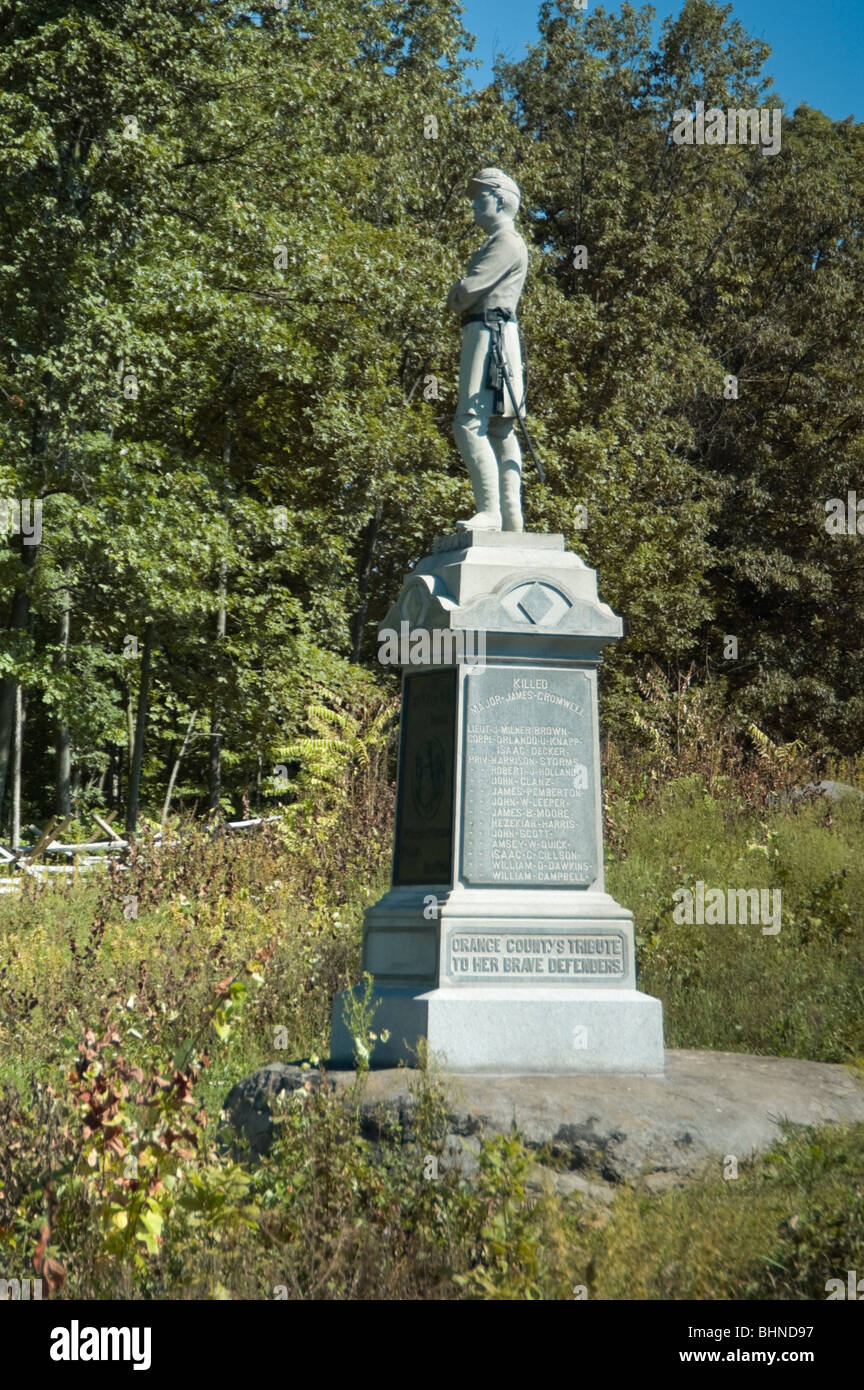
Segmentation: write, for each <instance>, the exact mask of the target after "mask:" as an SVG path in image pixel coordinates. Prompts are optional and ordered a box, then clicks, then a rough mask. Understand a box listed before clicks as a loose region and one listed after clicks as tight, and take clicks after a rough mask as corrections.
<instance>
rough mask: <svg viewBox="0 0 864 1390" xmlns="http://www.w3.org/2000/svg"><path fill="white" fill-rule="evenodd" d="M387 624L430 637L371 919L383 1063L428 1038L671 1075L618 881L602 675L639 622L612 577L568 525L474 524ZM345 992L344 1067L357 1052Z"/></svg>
mask: <svg viewBox="0 0 864 1390" xmlns="http://www.w3.org/2000/svg"><path fill="white" fill-rule="evenodd" d="M385 633H390V634H392V633H396V634H400V635H401V636H403V637H405V636H408V635H410V637H411V640H410V642H409V641H403V642H402V643H401V648H402V655H401V658H400V660H401V663H402V664H403V666H404V676H403V704H402V726H401V742H400V753H399V770H398V789H397V809H396V829H395V843H394V849H393V873H392V885H391V888H390V890H389V892H387V893H386V894H385V895H384V897H383V898H381V900H380V901H379V902H378V903H376V904H375V906H374V907H372V908H370V909H368V910H367V912H366V914H365V924H364V930H363V969H364V971H368V972H369V973H370V974H371V975H372V976H373V978H374V997H375V999H376V1000H377V1001H378V1002H377V1006H376V1013H375V1016H374V1021H373V1023H372V1027H373V1029H374V1031H375V1032H380V1031H381V1030H385V1031H387V1032H388V1033H389V1038H388V1040H387V1041H386V1042H380V1041H379V1042H378V1043H377V1044H376V1045H375V1047H374V1050H373V1052H372V1055H371V1065H372V1066H374V1067H382V1066H383V1067H388V1066H395V1065H396V1064H397V1063H399V1062H400V1061H404V1062H407V1063H408V1064H409V1065H410V1064H412V1063H413V1062H414V1060H415V1058H416V1049H417V1046H418V1043H419V1041H420V1039H422V1038H425V1039H427V1041H428V1045H429V1047H430V1049H431V1050H433V1051H434V1052H435V1053H437V1054H438V1055H439V1057H440V1059H441V1061H442V1063H443V1064H444V1065H445V1066H446V1067H447V1068H448V1069H449V1070H451V1071H463V1072H490V1073H491V1072H523V1073H524V1072H546V1073H555V1072H559V1073H568V1072H595V1071H596V1072H604V1071H607V1072H638V1073H659V1072H661V1071H662V1070H663V1023H662V1009H661V1005H660V1002H659V1000H657V999H653V998H651V997H650V996H648V995H645V994H642V993H640V992H639V991H638V990H637V988H636V975H635V961H634V940H633V918H632V915H631V913H630V912H628V911H627V910H626V908H624V907H621V906H620V905H619V904H618V903H617V902H615V900H614V899H613V898H612V897H610V895H609V894H608V893H607V892H606V891H605V888H604V880H603V836H602V815H601V799H600V744H599V731H598V711H597V668H598V666H599V663H600V660H601V655H602V651H603V648H604V647H605V646H607V645H608V644H609V643H611V642H614V641H616V640H617V639H618V638H620V637H621V635H622V624H621V620H620V618H618V617H616V616H615V614H614V613H613V612H612V610H611V609H610V608H609V607H608V606H607V605H606V604H604V603H601V602H600V601H599V599H598V596H597V581H596V575H595V572H594V571H593V570H592V569H590V568H589V567H588V566H586V565H585V564H584V563H583V561H582V560H581V559H579V557H578V556H577V555H575V554H573V553H572V552H569V551H567V550H566V549H565V545H564V538H563V536H560V535H541V534H528V533H522V534H513V533H511V532H508V531H504V530H491V529H480V530H476V529H470V528H469V529H463V530H461V531H459V532H458V533H457V534H456V535H452V536H446V537H443V538H442V539H440V540H438V541H437V542H436V543H435V546H434V550H433V553H432V554H431V555H429V556H427V557H426V558H425V559H423V560H421V561H420V562H419V563H418V564H417V566H416V567H415V568H414V569H413V570H412V571H411V572H410V573H409V574H408V575H407V576H406V579H405V582H404V585H403V587H402V591H401V593H400V595H399V598H398V599H397V601H396V603H395V604H394V606H393V607H392V608H391V610H390V612H389V613H388V614H387V617H386V619H385V621H384V623H383V624H382V627H381V629H379V634H380V635H382V636H384V635H385ZM469 637H470V639H471V640H468V639H469ZM344 1003H345V996H344V995H337V997H336V999H335V1002H334V1009H333V1028H332V1039H331V1058H330V1065H331V1066H333V1067H337V1066H350V1065H352V1063H353V1057H354V1042H353V1039H352V1038H351V1037H350V1036H349V1033H348V1030H347V1028H346V1026H345V1023H344V1016H343V1010H344Z"/></svg>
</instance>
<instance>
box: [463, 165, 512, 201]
mask: <svg viewBox="0 0 864 1390" xmlns="http://www.w3.org/2000/svg"><path fill="white" fill-rule="evenodd" d="M481 188H488V189H490V190H491V192H493V193H512V194H513V196H514V198H518V199H519V201H520V202H521V200H522V194H521V193H520V192H519V185H518V183H514V181H513V179H511V178H508V176H507V175H506V174H505V173H503V171H502V170H501V169H481V170H480V173H479V174H475V175H474V177H473V179H471V180H470V181H469V184H468V197H469V198H473V197H475V195H476V194H477V192H478V191H479V189H481Z"/></svg>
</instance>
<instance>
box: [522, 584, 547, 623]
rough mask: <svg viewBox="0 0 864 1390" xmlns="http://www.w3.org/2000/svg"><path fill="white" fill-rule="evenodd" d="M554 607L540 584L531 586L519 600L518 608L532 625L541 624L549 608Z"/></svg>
mask: <svg viewBox="0 0 864 1390" xmlns="http://www.w3.org/2000/svg"><path fill="white" fill-rule="evenodd" d="M554 606H555V605H554V603H553V601H552V599H551V598H550V597H549V595H548V594H547V592H546V590H545V589H544V587H543V585H542V584H532V585H531V588H530V589H528V590H527V591H526V592H525V593H524V594H523V595H522V597H521V598H520V600H519V607H520V608H521V609H522V612H523V613H524V614H525V616H526V618H528V619H529V621H530V622H532V623H542V621H543V619H544V617H545V616H546V614H547V613H548V612H549V610H550V608H554Z"/></svg>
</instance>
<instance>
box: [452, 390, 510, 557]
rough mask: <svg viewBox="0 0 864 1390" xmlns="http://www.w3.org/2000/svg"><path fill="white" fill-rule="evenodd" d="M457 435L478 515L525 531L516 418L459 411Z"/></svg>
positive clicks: (458, 446) (499, 524)
mask: <svg viewBox="0 0 864 1390" xmlns="http://www.w3.org/2000/svg"><path fill="white" fill-rule="evenodd" d="M453 438H454V439H455V441H456V447H457V448H458V450H459V453H460V454H461V455H462V458H463V459H464V461H465V466H466V468H467V469H468V476H469V478H470V479H471V486H472V488H473V490H474V502H475V505H476V507H477V512H478V515H482V516H483V517H485V518H488V522H489V524H490V525H491V526H500V527H501V529H502V530H503V531H521V530H522V503H521V499H520V490H521V483H522V453H521V451H520V448H519V437H518V435H517V433H516V421H515V418H514V417H513V416H510V417H509V418H508V417H506V416H503V415H488V414H484V415H476V414H474V413H468V412H466V413H464V414H459V415H456V416H455V418H454V420H453Z"/></svg>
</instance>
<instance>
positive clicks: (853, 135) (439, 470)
mask: <svg viewBox="0 0 864 1390" xmlns="http://www.w3.org/2000/svg"><path fill="white" fill-rule="evenodd" d="M460 13H461V11H460V8H459V6H458V5H457V4H455V3H453V0H338V3H336V0H316V3H315V4H311V3H308V4H307V3H300V2H298V0H287V3H286V4H285V6H284V8H283V7H282V5H281V3H280V5H278V6H277V5H267V6H264V5H262V6H261V8H260V9H259V10H258V11H255V10H250V11H247V10H242V9H240V8H239V7H238V6H237V5H236V4H233V3H229V0H210V3H208V4H207V5H206V6H201V5H199V4H194V3H191V0H74V3H66V2H64V0H15V2H14V3H9V0H0V81H2V97H0V180H2V188H3V200H2V211H0V498H4V499H7V505H6V512H5V514H4V515H5V516H6V520H7V522H8V525H7V532H8V535H7V538H6V543H5V544H4V545H2V546H0V623H2V627H0V675H2V678H3V679H2V682H0V815H3V816H4V817H5V816H6V815H7V814H8V802H9V797H8V776H7V769H8V767H9V765H10V763H9V759H10V750H11V747H12V739H13V726H14V723H15V718H14V711H15V693H16V690H17V689H18V687H19V686H20V688H21V689H22V691H23V693H24V696H25V702H26V703H25V708H26V716H27V720H26V728H25V734H24V737H25V757H24V791H25V803H26V805H27V806H28V807H30V808H31V814H32V815H33V816H37V815H39V814H40V813H41V814H44V813H45V812H46V811H47V810H48V809H50V808H51V807H52V805H56V807H57V809H59V810H66V809H68V808H70V807H71V806H73V805H74V806H78V807H86V806H87V805H89V804H97V803H98V804H99V805H106V804H108V803H109V802H111V803H113V804H115V805H117V806H118V808H119V807H122V808H123V809H124V811H125V812H126V814H127V819H129V818H130V810H131V822H132V823H134V820H135V816H136V814H137V795H138V794H137V791H136V787H138V786H140V794H141V798H142V804H143V805H145V806H147V807H151V808H155V807H157V806H158V807H161V804H162V800H163V798H164V795H165V788H166V785H167V784H168V781H169V777H170V774H171V771H172V769H173V768H174V766H175V763H176V760H177V757H178V753H179V752H180V749H181V747H182V746H183V744H184V736H185V734H186V732H187V730H189V729H190V728H191V729H192V730H193V732H192V733H191V735H190V740H189V744H188V751H187V753H186V756H185V761H184V764H183V768H182V771H181V773H180V777H179V780H178V782H177V788H176V793H175V795H176V798H177V800H178V802H182V803H184V804H190V805H192V804H195V805H197V806H198V808H199V809H202V808H206V807H208V806H209V807H210V808H211V809H213V810H216V809H218V808H219V806H220V805H222V806H224V807H226V808H227V807H229V806H231V807H235V808H239V805H240V802H241V801H242V798H243V797H247V798H248V799H249V800H252V801H256V800H257V801H260V800H261V798H262V797H263V796H264V795H265V794H266V793H267V791H268V789H270V788H269V782H268V779H269V777H270V775H271V773H272V770H273V765H274V763H276V762H277V761H278V754H279V750H280V749H281V748H284V747H285V746H286V745H287V744H290V742H291V741H292V740H293V739H295V738H296V737H297V736H299V735H300V734H301V733H302V732H303V729H304V712H305V710H306V708H307V705H308V704H309V702H310V698H311V697H310V692H311V691H312V690H313V689H314V690H320V689H322V688H323V689H324V690H326V691H328V692H330V694H331V695H332V697H333V698H334V699H335V700H336V701H337V702H341V703H344V704H345V705H348V706H351V707H353V708H360V707H365V702H366V701H368V700H369V699H370V698H374V695H375V691H376V689H378V688H380V687H381V686H382V685H384V686H385V687H386V685H387V680H388V677H387V676H386V674H384V673H382V672H381V669H380V668H379V667H378V666H377V662H376V656H375V653H376V643H375V640H374V634H375V624H376V621H377V620H378V619H380V618H381V617H382V616H383V614H384V612H385V611H386V609H387V606H388V605H389V603H390V602H391V601H392V598H393V597H394V595H395V592H396V590H397V589H398V586H399V583H400V581H401V578H402V575H403V573H404V572H405V570H406V569H407V568H408V567H410V565H411V564H413V563H414V562H416V560H417V559H418V558H419V557H420V556H421V555H423V554H424V553H425V552H426V551H427V550H428V548H429V546H430V544H431V541H432V540H433V538H434V537H435V536H436V535H440V534H442V533H445V532H447V531H448V530H450V529H452V526H453V523H454V520H455V518H456V517H457V516H459V515H460V514H461V515H464V514H465V513H464V508H465V507H466V506H467V505H469V489H468V482H467V478H466V477H465V476H464V470H463V468H462V465H461V462H460V460H459V457H458V455H457V453H456V451H455V448H454V446H453V444H452V441H451V440H450V437H449V423H450V418H451V416H452V412H453V409H454V405H455V387H456V373H457V360H458V347H459V344H458V335H457V332H456V328H455V324H454V322H453V321H452V318H451V317H450V316H449V315H448V314H447V313H446V310H445V307H444V304H445V299H446V293H447V289H448V287H449V285H450V284H451V283H452V281H453V280H454V279H455V278H456V277H457V276H458V275H459V274H460V273H461V271H462V269H463V267H464V263H465V261H466V259H467V257H468V255H469V254H470V251H471V250H473V248H474V246H475V245H476V244H477V241H478V239H479V235H480V234H479V233H478V231H477V229H476V228H475V227H474V226H473V224H472V221H471V214H470V207H469V204H468V202H467V200H466V199H465V198H464V197H463V193H464V188H465V183H466V180H467V178H468V176H469V175H470V174H471V173H473V172H475V171H476V169H477V168H478V167H480V166H482V165H488V164H495V165H499V166H500V167H503V168H505V169H506V170H507V171H508V172H510V173H511V174H512V175H513V177H515V178H516V180H517V181H518V182H519V184H520V186H521V188H522V194H523V203H522V209H521V212H520V217H519V225H520V227H521V229H522V230H523V233H524V234H525V236H526V239H527V240H528V242H529V248H530V258H531V265H530V272H529V280H528V285H527V288H526V293H525V296H524V298H523V305H522V309H521V318H522V325H523V337H524V339H525V342H526V345H527V350H528V360H529V368H530V375H529V403H530V407H531V420H532V423H533V428H534V433H535V435H536V438H537V441H538V445H539V447H540V449H541V451H542V453H543V458H544V462H545V463H546V465H547V471H548V474H549V476H548V481H547V483H546V484H545V485H541V484H539V483H538V482H537V480H536V478H534V477H531V476H530V474H529V471H528V469H527V468H526V489H525V491H526V520H527V524H528V525H529V527H530V528H531V529H534V530H552V531H562V532H563V533H564V534H565V536H566V539H567V542H568V544H569V545H570V546H571V548H573V549H576V550H577V551H578V552H579V553H580V554H582V555H583V556H584V557H585V559H586V560H587V561H588V562H589V563H590V564H592V565H594V566H595V567H596V568H597V569H598V571H599V576H600V584H601V592H602V594H603V597H604V598H605V599H606V600H607V601H608V602H610V603H611V604H612V605H613V607H615V608H616V609H617V610H618V611H619V612H622V613H623V614H624V615H625V616H626V618H627V622H628V636H627V638H626V639H625V641H624V642H623V643H621V644H620V646H619V648H618V649H617V650H616V652H615V653H614V655H612V656H611V657H610V658H609V661H608V663H607V670H606V674H605V680H606V702H605V704H604V712H605V714H606V717H607V719H608V720H609V721H610V722H611V723H612V725H613V726H614V727H620V728H622V729H623V728H625V727H626V725H627V720H628V710H629V709H630V708H631V707H632V705H633V702H634V701H636V700H638V685H637V683H636V682H637V679H638V676H639V674H640V672H642V671H643V670H644V669H645V667H646V665H647V664H649V663H651V662H657V663H659V664H660V665H661V666H662V667H663V668H664V669H665V670H667V671H668V672H670V673H673V672H674V671H676V670H680V669H682V668H685V667H687V666H689V664H690V663H692V662H694V661H695V662H697V663H698V666H699V669H700V671H701V672H702V673H703V675H704V677H705V678H706V679H715V680H716V679H719V680H721V681H722V683H723V687H724V689H725V692H726V698H727V700H728V701H729V702H730V704H732V705H734V706H735V708H736V709H738V710H740V711H741V713H742V716H746V717H747V718H749V719H753V720H756V721H757V722H758V723H759V724H760V727H762V728H764V729H765V730H767V731H768V732H770V733H771V734H772V736H776V737H788V736H790V735H791V736H803V737H806V738H808V739H809V740H810V741H812V742H813V743H818V744H819V745H820V746H827V747H831V748H834V749H837V750H839V751H842V752H849V751H854V750H857V749H858V748H859V747H860V731H861V728H862V723H864V661H862V640H864V636H862V628H861V623H860V617H859V615H860V613H861V612H862V611H864V560H862V554H864V551H862V547H864V540H862V538H861V534H859V532H858V531H857V530H856V528H855V516H854V515H853V516H852V524H851V529H849V528H847V530H846V531H845V532H844V533H842V534H840V533H838V534H833V533H832V532H831V531H830V530H828V529H826V504H827V503H828V502H829V501H830V499H844V500H845V499H847V495H848V494H849V493H850V492H852V491H854V490H855V489H856V485H857V487H858V491H859V493H860V496H861V498H862V528H861V529H862V531H864V470H862V467H861V464H862V455H864V433H862V424H864V381H862V353H861V335H862V329H861V323H862V314H861V308H860V306H861V301H862V291H864V255H862V226H861V218H862V208H864V145H862V127H861V125H856V124H855V123H854V122H853V121H852V120H851V119H850V120H847V121H842V122H835V121H831V120H829V119H828V118H827V117H826V116H824V115H823V114H821V113H820V112H818V111H815V110H812V109H810V108H808V107H801V108H799V109H798V110H796V111H795V112H794V113H785V114H784V116H783V123H782V145H781V149H780V150H779V152H777V153H776V154H775V155H772V156H770V157H767V156H766V155H764V154H763V153H762V152H761V150H760V148H759V147H758V146H756V145H747V144H741V145H738V144H728V145H724V146H717V147H711V146H710V145H686V144H678V143H676V141H675V140H674V139H673V138H672V131H673V128H674V124H675V120H674V113H675V112H676V111H677V110H680V109H682V108H683V109H688V110H689V109H692V108H694V107H695V105H696V103H697V102H700V101H702V102H704V104H705V107H706V108H707V107H720V108H724V109H725V108H727V107H731V108H742V109H750V108H764V107H777V106H779V105H780V104H781V103H780V101H779V99H778V98H777V97H776V96H775V95H774V94H773V93H772V92H771V90H770V88H769V86H768V84H767V82H766V81H765V79H764V78H763V76H762V73H763V69H764V65H765V63H766V61H767V58H768V50H767V48H766V46H765V45H764V44H762V43H761V42H758V41H756V40H754V39H752V38H750V37H749V36H748V35H747V34H746V33H745V32H744V30H743V29H742V27H741V26H740V24H738V23H737V22H736V21H734V20H733V19H732V18H731V6H729V5H720V4H716V3H711V0H686V3H684V4H683V6H682V9H681V12H680V14H679V15H678V17H677V18H675V19H672V20H668V21H666V23H665V24H664V26H663V30H662V36H661V39H660V41H659V44H657V45H656V46H655V45H654V44H653V42H652V38H651V22H650V13H651V12H650V11H649V10H647V9H644V10H636V9H634V8H633V7H632V6H630V5H626V4H625V5H623V6H622V8H621V12H620V14H609V13H606V12H605V11H604V10H603V9H601V8H594V7H592V9H591V10H590V11H588V12H582V11H579V10H572V9H571V7H570V6H569V5H567V4H566V3H562V4H561V5H552V4H544V5H542V7H541V10H540V22H539V30H540V38H539V42H538V43H537V44H536V45H534V46H533V48H532V49H531V50H530V51H529V53H528V55H527V56H526V58H525V59H524V60H523V61H521V62H518V63H508V64H500V65H499V67H498V68H497V70H496V72H497V75H496V80H495V82H494V83H493V84H492V85H491V86H489V87H486V88H484V89H482V90H479V91H475V90H472V89H471V87H470V85H469V83H468V80H467V78H468V74H469V72H470V68H469V67H468V63H469V58H468V56H467V54H468V52H469V51H470V49H469V48H468V45H469V43H470V40H469V38H468V36H467V35H466V33H465V30H464V29H463V27H462V24H461V20H460ZM578 248H584V251H583V252H581V253H579V252H578ZM732 382H734V386H732V385H731V384H730V383H732ZM23 501H29V502H31V503H34V504H38V506H39V508H40V509H41V534H39V535H38V537H37V535H36V533H35V532H34V533H33V534H31V535H30V536H27V535H24V534H22V531H21V529H20V527H19V528H18V529H15V528H14V517H15V507H16V505H19V506H20V504H21V503H22V502H23ZM585 523H587V524H585ZM37 539H38V543H33V542H36V541H37ZM730 635H731V636H733V637H734V638H735V639H736V640H737V644H738V649H737V650H738V655H737V658H736V659H730V658H729V657H728V656H725V655H724V652H725V651H726V650H727V647H728V643H727V641H726V639H727V638H728V637H729V636H730ZM64 749H65V753H64ZM4 792H5V793H6V794H5V796H4Z"/></svg>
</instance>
